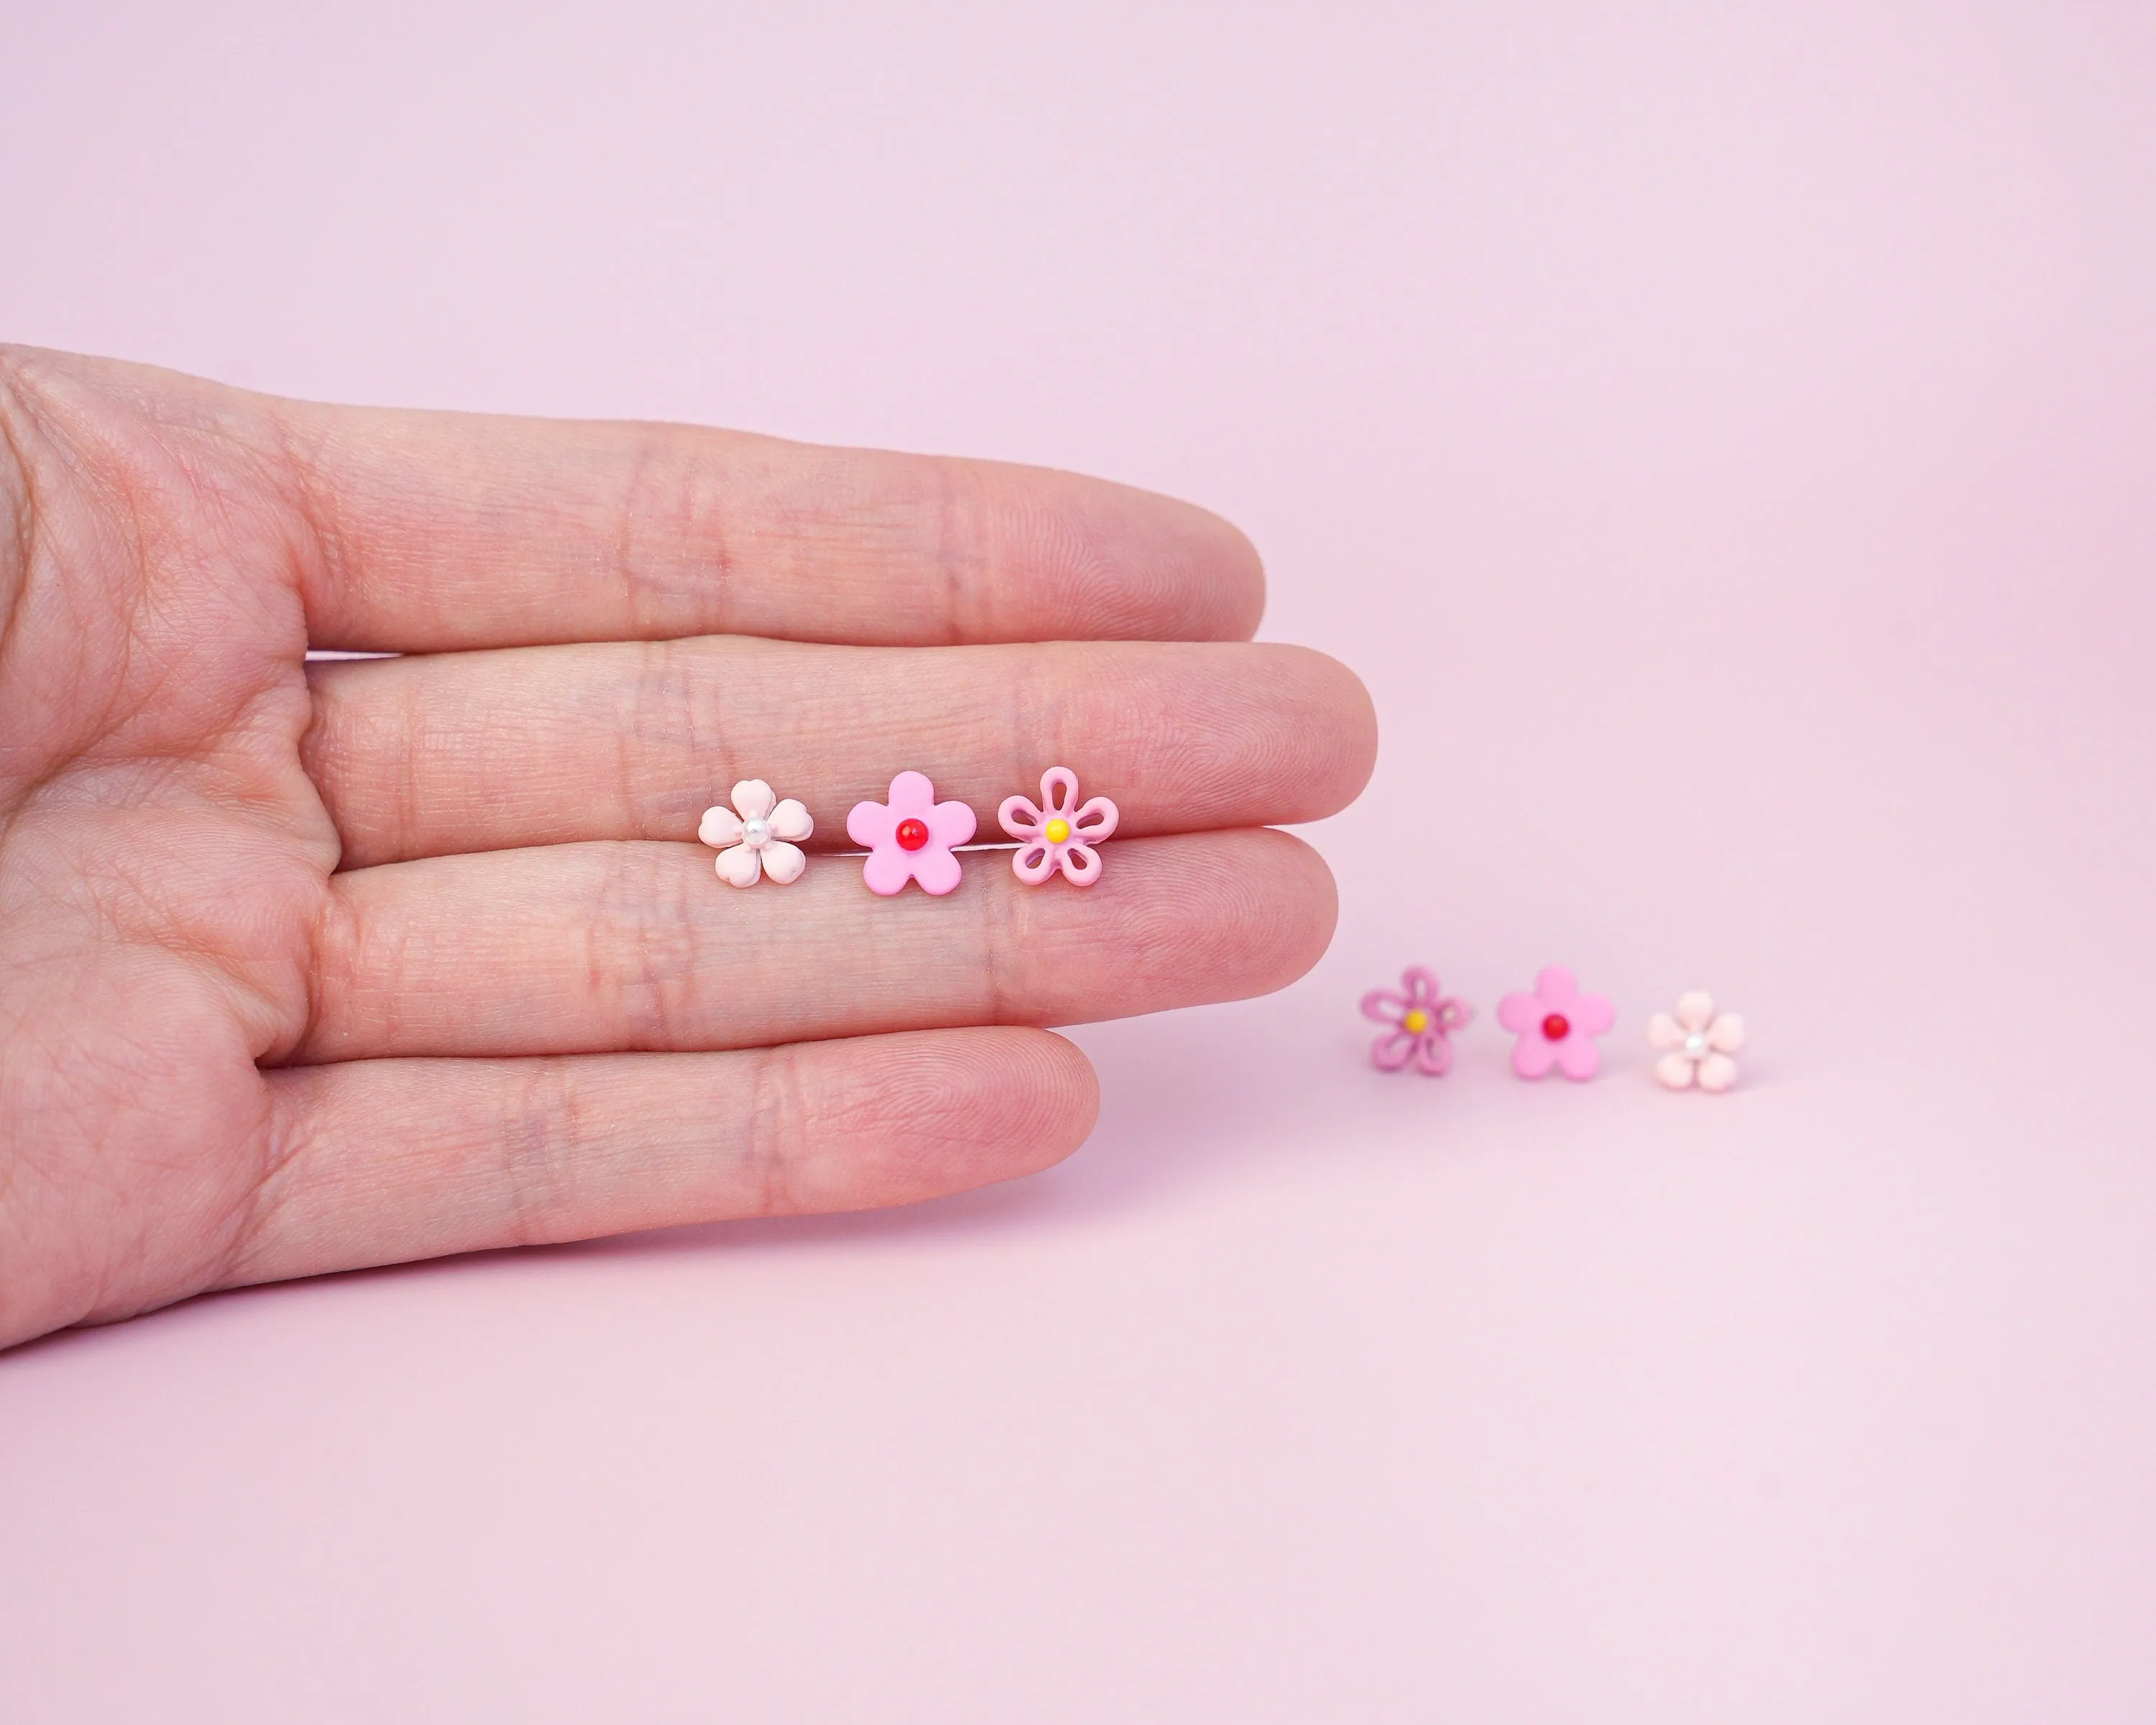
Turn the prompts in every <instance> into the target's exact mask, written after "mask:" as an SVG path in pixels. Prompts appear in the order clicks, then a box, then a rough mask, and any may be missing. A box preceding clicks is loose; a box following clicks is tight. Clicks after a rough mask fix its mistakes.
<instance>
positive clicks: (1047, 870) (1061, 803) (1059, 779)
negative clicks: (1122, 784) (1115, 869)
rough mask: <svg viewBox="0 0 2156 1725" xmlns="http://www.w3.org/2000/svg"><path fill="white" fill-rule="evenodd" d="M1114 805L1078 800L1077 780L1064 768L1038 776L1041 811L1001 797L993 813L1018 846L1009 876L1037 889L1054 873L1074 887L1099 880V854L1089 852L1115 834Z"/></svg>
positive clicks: (1103, 800)
mask: <svg viewBox="0 0 2156 1725" xmlns="http://www.w3.org/2000/svg"><path fill="white" fill-rule="evenodd" d="M1118 818H1119V817H1118V815H1117V814H1116V805H1115V804H1114V803H1111V802H1110V801H1109V800H1108V799H1107V798H1106V797H1093V798H1088V799H1087V800H1086V802H1085V803H1082V804H1081V803H1080V802H1079V800H1078V775H1077V774H1076V773H1073V772H1072V771H1071V770H1070V768H1068V767H1051V768H1049V769H1048V771H1047V772H1045V773H1042V774H1041V775H1040V807H1039V808H1038V809H1036V808H1034V806H1033V801H1032V799H1031V798H1028V797H1006V798H1004V801H1003V807H1001V808H1000V809H997V810H996V819H997V820H998V822H1000V823H1001V824H1002V826H1003V829H1004V831H1005V832H1006V833H1009V834H1010V835H1011V837H1012V838H1014V839H1017V840H1018V849H1017V850H1014V851H1013V852H1012V853H1011V872H1012V873H1013V874H1014V875H1017V876H1018V877H1019V880H1023V881H1024V882H1025V884H1026V885H1027V886H1039V885H1040V883H1041V882H1042V881H1044V880H1046V879H1047V878H1048V877H1049V876H1050V875H1052V874H1054V873H1055V871H1056V870H1058V869H1059V868H1060V869H1061V870H1063V878H1064V879H1065V880H1068V881H1069V882H1070V884H1071V885H1072V886H1091V885H1092V884H1093V883H1094V882H1095V881H1096V880H1099V879H1100V878H1101V857H1100V853H1099V852H1098V851H1096V850H1094V849H1093V847H1094V846H1095V845H1097V844H1099V843H1100V842H1101V840H1102V839H1105V838H1106V837H1107V836H1108V835H1109V834H1111V833H1112V832H1114V831H1115V830H1116V820H1117V819H1118Z"/></svg>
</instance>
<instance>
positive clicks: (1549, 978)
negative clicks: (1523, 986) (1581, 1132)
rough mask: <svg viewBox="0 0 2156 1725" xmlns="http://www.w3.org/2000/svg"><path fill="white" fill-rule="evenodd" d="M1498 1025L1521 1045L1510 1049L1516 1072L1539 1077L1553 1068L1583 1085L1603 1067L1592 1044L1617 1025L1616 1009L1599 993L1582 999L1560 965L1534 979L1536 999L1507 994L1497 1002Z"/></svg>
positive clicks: (1599, 1053)
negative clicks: (1516, 1038)
mask: <svg viewBox="0 0 2156 1725" xmlns="http://www.w3.org/2000/svg"><path fill="white" fill-rule="evenodd" d="M1497 1022H1498V1023H1499V1024H1502V1025H1503V1026H1504V1027H1505V1028H1506V1029H1507V1030H1510V1031H1511V1032H1512V1034H1514V1035H1516V1036H1517V1037H1518V1038H1519V1039H1520V1040H1518V1041H1517V1042H1516V1043H1514V1044H1513V1045H1512V1070H1513V1071H1514V1072H1516V1073H1517V1074H1518V1075H1519V1076H1521V1077H1522V1078H1540V1077H1541V1076H1543V1074H1545V1073H1546V1072H1548V1070H1549V1069H1550V1068H1551V1067H1552V1066H1555V1067H1556V1068H1557V1069H1558V1071H1560V1072H1562V1073H1563V1074H1564V1076H1566V1077H1568V1078H1570V1079H1574V1080H1576V1081H1578V1082H1580V1083H1583V1084H1584V1083H1585V1082H1586V1081H1588V1080H1589V1079H1590V1078H1592V1077H1593V1076H1594V1075H1595V1074H1596V1073H1597V1072H1598V1071H1599V1070H1601V1067H1602V1050H1600V1049H1599V1048H1597V1047H1596V1046H1595V1045H1594V1039H1595V1038H1596V1037H1597V1036H1599V1035H1601V1034H1603V1032H1604V1031H1605V1030H1607V1029H1609V1027H1610V1026H1611V1025H1612V1024H1615V1023H1616V1022H1617V1009H1616V1008H1615V1007H1614V1006H1612V1005H1611V1004H1609V1001H1608V1000H1607V999H1604V997H1603V996H1602V995H1599V994H1583V993H1580V992H1579V983H1578V980H1577V979H1576V978H1574V977H1573V973H1571V972H1570V971H1568V970H1567V969H1566V968H1564V967H1563V965H1562V964H1553V965H1551V966H1550V967H1549V968H1548V969H1547V970H1545V971H1543V973H1542V974H1541V975H1539V976H1537V978H1535V992H1534V993H1532V994H1507V996H1506V997H1505V998H1504V999H1502V1000H1500V1001H1499V1002H1498V1003H1497Z"/></svg>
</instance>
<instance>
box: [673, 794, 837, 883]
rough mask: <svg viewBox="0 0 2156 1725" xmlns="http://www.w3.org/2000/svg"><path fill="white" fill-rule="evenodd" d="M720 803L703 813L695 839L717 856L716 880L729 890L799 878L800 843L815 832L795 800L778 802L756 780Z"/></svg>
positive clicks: (803, 856)
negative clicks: (763, 877) (765, 877)
mask: <svg viewBox="0 0 2156 1725" xmlns="http://www.w3.org/2000/svg"><path fill="white" fill-rule="evenodd" d="M728 800H729V801H731V803H733V805H734V806H733V807H732V808H731V809H728V808H727V807H726V806H725V804H724V803H721V804H719V805H718V806H716V807H715V808H711V809H706V810H705V811H704V819H703V821H702V823H701V824H700V825H699V826H698V827H697V829H696V836H697V837H698V838H699V839H702V840H703V841H704V843H705V844H706V845H711V846H713V847H714V848H716V850H717V851H718V853H719V855H718V858H717V862H716V867H717V869H718V872H719V879H721V880H724V881H726V883H727V884H728V885H729V886H755V885H756V883H757V878H758V877H759V876H760V875H770V876H771V878H772V879H773V880H776V881H777V882H778V884H779V885H780V886H785V885H786V883H787V882H788V881H789V880H799V879H800V878H801V871H802V870H803V869H805V868H807V867H808V854H807V853H806V852H805V851H803V850H802V849H801V847H800V845H799V844H798V842H797V841H798V840H799V839H805V838H807V837H808V834H810V833H811V832H813V831H814V830H815V823H814V821H812V820H810V819H808V810H807V809H805V808H803V806H802V805H801V804H800V803H798V802H796V801H795V800H794V799H793V798H791V797H788V798H786V799H785V800H784V801H783V802H781V801H780V800H779V799H778V798H777V797H775V796H773V794H772V789H771V787H770V786H769V785H767V784H766V783H764V782H763V781H762V779H760V778H745V779H743V780H742V782H741V783H739V784H737V785H736V786H735V787H734V788H733V794H732V796H731V798H729V799H728Z"/></svg>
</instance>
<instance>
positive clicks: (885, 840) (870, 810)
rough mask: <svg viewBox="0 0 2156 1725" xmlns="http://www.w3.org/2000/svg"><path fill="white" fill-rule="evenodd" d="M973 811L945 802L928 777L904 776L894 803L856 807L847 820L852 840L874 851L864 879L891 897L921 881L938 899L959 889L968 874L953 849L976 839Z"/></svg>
mask: <svg viewBox="0 0 2156 1725" xmlns="http://www.w3.org/2000/svg"><path fill="white" fill-rule="evenodd" d="M973 826H974V821H973V810H972V809H968V807H967V806H966V805H965V804H964V803H939V802H937V800H936V787H935V786H934V785H932V784H931V783H929V782H928V775H927V773H900V774H899V775H898V777H897V778H894V779H893V780H891V793H890V800H889V801H887V802H883V803H855V804H854V812H853V813H852V814H849V815H848V816H847V817H846V836H847V837H848V838H849V839H852V840H853V841H854V843H855V844H856V845H860V846H861V847H862V848H863V849H864V850H866V851H867V852H868V860H866V861H865V862H864V863H863V864H862V865H861V879H862V880H865V881H867V882H868V886H869V891H871V892H876V893H880V894H882V895H883V896H885V898H889V897H890V896H891V895H892V894H893V893H897V892H903V891H905V890H906V882H907V881H908V880H918V881H919V882H920V883H921V891H923V892H928V893H933V894H935V895H936V896H937V897H939V898H940V897H941V896H942V895H943V894H945V893H947V892H948V891H951V889H952V887H954V886H957V884H958V877H959V875H960V874H961V873H962V872H963V871H962V870H961V869H960V867H959V865H958V859H957V857H956V856H954V855H952V846H953V845H963V844H964V843H966V841H967V840H968V839H971V838H972V837H973Z"/></svg>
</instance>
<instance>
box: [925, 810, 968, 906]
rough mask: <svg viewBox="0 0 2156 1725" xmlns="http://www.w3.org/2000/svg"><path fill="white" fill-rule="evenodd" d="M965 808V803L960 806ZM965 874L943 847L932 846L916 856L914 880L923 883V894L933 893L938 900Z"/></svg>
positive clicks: (955, 859)
mask: <svg viewBox="0 0 2156 1725" xmlns="http://www.w3.org/2000/svg"><path fill="white" fill-rule="evenodd" d="M943 806H944V807H946V808H948V807H949V806H950V805H949V804H948V803H946V804H944V805H943ZM965 806H966V805H965V804H964V803H960V804H958V807H960V808H961V809H963V808H964V807H965ZM964 872H965V871H964V870H962V869H961V868H960V867H959V865H958V859H957V857H955V856H953V855H951V853H950V852H949V851H948V850H945V849H944V848H943V846H942V845H930V846H928V848H927V850H921V851H918V852H916V854H915V855H914V859H913V878H914V879H915V880H918V881H919V882H920V883H921V891H923V892H927V893H933V894H934V895H935V896H937V897H938V898H941V897H942V896H943V895H944V894H945V893H947V892H948V891H951V889H952V887H954V886H957V884H958V880H959V877H960V876H961V875H963V874H964Z"/></svg>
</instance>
